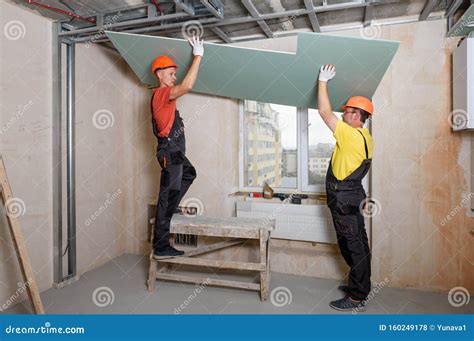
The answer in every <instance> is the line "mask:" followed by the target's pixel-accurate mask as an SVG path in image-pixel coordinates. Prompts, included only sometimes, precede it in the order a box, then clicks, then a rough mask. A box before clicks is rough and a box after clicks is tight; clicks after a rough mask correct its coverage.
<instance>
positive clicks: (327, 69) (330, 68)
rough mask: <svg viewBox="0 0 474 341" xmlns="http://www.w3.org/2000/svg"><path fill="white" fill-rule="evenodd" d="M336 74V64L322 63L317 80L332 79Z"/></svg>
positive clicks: (325, 80)
mask: <svg viewBox="0 0 474 341" xmlns="http://www.w3.org/2000/svg"><path fill="white" fill-rule="evenodd" d="M335 75H336V66H335V65H330V64H326V65H322V66H321V68H320V69H319V80H320V81H321V82H327V81H329V80H330V79H333V78H334V76H335Z"/></svg>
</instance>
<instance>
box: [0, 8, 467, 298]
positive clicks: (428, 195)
mask: <svg viewBox="0 0 474 341" xmlns="http://www.w3.org/2000/svg"><path fill="white" fill-rule="evenodd" d="M0 6H1V15H2V27H3V25H4V23H5V22H8V21H9V20H19V21H21V22H23V23H24V25H25V29H26V34H25V36H24V37H22V38H21V39H18V40H9V39H7V38H6V37H5V35H1V37H0V44H1V50H0V56H1V63H0V67H1V69H0V79H1V84H2V85H1V91H2V92H1V97H2V101H1V116H0V123H1V126H2V127H3V126H6V124H7V123H8V122H10V120H11V118H12V117H15V115H16V116H17V117H18V119H17V120H16V121H15V122H14V124H13V125H12V126H11V127H9V128H8V130H7V131H6V132H5V133H3V134H0V142H1V146H2V154H3V157H4V159H5V162H6V164H7V167H8V172H9V174H10V181H11V184H12V187H13V191H14V194H15V195H16V196H18V197H20V198H21V199H23V200H24V202H25V207H26V212H25V214H24V215H23V216H22V217H20V223H21V226H22V230H23V232H24V234H25V236H26V237H27V245H28V250H29V252H30V257H31V259H32V263H33V268H34V269H35V271H37V273H38V282H39V285H40V288H41V289H42V290H44V289H47V288H49V287H50V286H51V285H52V281H53V269H52V252H53V251H52V250H53V243H52V240H53V239H52V233H53V232H52V222H51V216H52V203H51V197H52V193H51V191H52V189H51V186H52V184H51V162H52V161H51V140H52V137H51V134H52V132H51V119H52V117H51V109H52V108H51V101H52V99H51V78H52V75H51V43H50V41H51V23H50V22H49V21H48V20H46V19H44V18H41V17H39V16H37V15H34V14H30V13H29V12H27V11H24V10H23V9H20V8H18V7H16V6H14V5H11V4H7V3H4V2H2V3H1V5H0ZM376 33H377V35H378V36H379V37H380V38H384V39H395V40H400V41H401V46H400V50H399V51H398V53H397V55H396V57H395V60H394V62H393V64H392V65H391V67H390V69H389V71H388V72H387V74H386V76H385V77H384V79H383V81H382V84H381V85H380V87H379V89H378V91H377V94H376V96H375V104H376V109H377V115H376V117H375V119H374V121H373V134H374V138H375V141H376V148H375V154H374V162H373V171H372V184H373V187H372V191H373V197H374V198H375V199H377V200H378V202H380V205H381V208H382V210H381V213H380V214H379V215H378V216H376V217H375V218H374V220H373V234H372V245H373V262H372V263H373V279H374V280H375V281H381V280H384V279H385V278H386V277H387V278H388V279H389V285H390V286H395V287H406V286H407V287H416V288H422V289H433V290H443V291H446V290H449V289H450V288H451V287H453V286H457V285H461V286H464V287H466V288H468V289H469V290H470V291H471V292H473V291H474V279H473V276H474V275H473V274H474V271H473V270H474V269H473V266H472V263H473V260H474V254H473V252H474V247H473V245H472V235H470V234H469V231H470V229H472V227H470V226H473V223H474V221H473V218H469V217H468V216H467V211H466V209H465V208H464V207H463V208H462V209H461V210H460V212H459V213H457V214H456V215H455V217H454V218H453V219H452V220H451V221H449V222H448V223H447V224H445V225H444V226H442V224H441V222H442V221H443V218H444V217H445V216H446V215H448V214H449V213H450V212H451V211H452V210H453V209H455V208H456V206H459V205H460V203H461V201H462V199H463V197H462V195H463V194H467V193H469V181H470V180H469V177H468V175H469V157H470V153H473V151H472V147H471V146H470V144H469V143H470V138H471V135H470V133H457V134H453V133H452V132H451V130H450V128H449V125H448V119H447V117H448V115H449V112H450V111H451V93H450V91H451V86H450V82H451V72H450V68H451V64H450V49H451V48H452V45H449V46H448V47H447V48H445V46H444V45H443V39H442V37H443V35H444V33H445V23H444V22H443V21H433V22H422V23H417V24H406V25H399V26H389V27H382V28H380V29H378V30H377V31H376ZM337 34H338V35H351V36H360V35H361V32H360V31H359V30H353V31H344V32H339V33H337ZM240 45H244V46H249V47H258V48H268V49H275V50H282V51H290V52H294V51H296V39H295V38H294V37H288V38H281V39H275V40H265V41H263V42H248V43H244V44H240ZM76 70H77V79H76V106H77V107H76V144H77V150H76V155H77V163H76V172H77V173H76V174H77V180H76V181H77V228H78V241H77V244H78V254H77V256H78V271H79V273H80V274H81V273H83V272H84V271H87V270H89V269H92V268H95V267H97V266H99V265H101V264H103V263H104V262H107V261H109V260H111V259H113V258H115V257H117V256H118V255H120V254H122V253H124V252H128V253H138V254H144V255H145V254H146V253H148V251H149V244H148V243H147V241H146V239H147V214H148V212H147V205H148V203H150V202H152V201H154V200H155V199H156V195H157V191H158V186H159V171H160V169H159V166H158V164H157V162H156V159H155V148H156V140H155V138H154V136H153V134H152V132H151V127H150V112H149V96H150V90H148V89H146V88H145V87H143V86H142V85H140V84H139V83H138V80H137V79H136V77H135V75H134V74H133V73H132V72H131V71H130V69H129V68H128V66H127V65H126V64H125V63H124V62H123V61H122V60H121V58H120V57H119V56H118V55H117V54H115V53H114V52H111V51H109V50H106V49H104V48H101V47H98V46H90V47H87V46H86V45H79V46H78V47H77V59H76ZM314 72H315V77H316V73H317V71H316V70H314ZM30 100H31V101H32V104H31V105H30V106H29V107H28V108H27V109H26V110H24V113H23V114H21V115H18V114H16V113H17V111H18V106H25V105H26V104H28V101H30ZM178 109H180V111H181V114H182V116H183V117H184V119H185V125H186V129H187V130H186V138H187V148H188V153H187V154H188V157H189V159H190V160H191V161H192V163H193V164H194V165H195V167H196V169H197V173H198V177H197V179H196V181H195V183H194V184H193V186H192V187H191V189H190V191H189V193H188V194H187V195H186V197H185V200H188V202H197V203H198V204H199V205H202V210H203V214H205V215H208V216H221V217H227V216H232V215H234V214H235V212H234V211H235V210H234V204H235V200H240V198H238V199H236V198H235V197H229V196H228V195H229V194H231V193H234V192H235V191H237V190H238V149H239V120H238V110H239V109H238V102H237V101H236V100H232V99H225V98H216V97H213V96H206V95H197V94H189V95H186V96H184V97H182V98H180V99H179V100H178ZM103 110H107V111H108V112H110V113H111V114H109V113H108V112H107V114H106V115H112V117H113V121H114V123H113V125H112V126H109V127H108V128H106V129H98V128H96V126H95V125H94V121H93V117H94V114H95V113H96V112H99V114H100V113H103V112H104V111H103ZM114 195H115V196H114ZM108 198H109V199H111V201H110V202H111V203H110V204H107V206H108V207H107V208H106V209H105V210H104V211H103V212H102V213H100V214H99V215H98V218H97V219H96V220H95V221H93V222H92V223H90V224H87V223H86V220H87V218H88V217H90V216H91V215H92V214H94V212H96V211H99V210H100V207H101V206H104V205H106V201H107V199H108ZM6 230H7V228H6V225H5V222H4V221H2V224H1V229H0V237H1V241H0V243H1V247H0V302H4V301H6V300H7V298H8V297H10V296H11V295H13V294H14V293H15V290H16V288H17V282H19V281H20V280H21V276H20V274H19V271H18V264H17V261H16V258H15V256H14V253H13V250H12V248H11V243H10V241H9V235H8V233H7V232H6ZM240 256H241V257H246V255H243V254H242V255H240ZM253 256H254V255H252V254H251V255H250V256H249V257H253ZM272 269H273V271H277V272H285V273H293V274H298V275H307V276H317V277H326V278H342V277H343V275H344V273H345V271H347V267H346V266H345V264H344V263H343V261H342V259H341V257H340V256H339V253H338V249H337V247H335V246H332V245H324V244H313V243H306V242H295V241H284V240H274V241H273V242H272Z"/></svg>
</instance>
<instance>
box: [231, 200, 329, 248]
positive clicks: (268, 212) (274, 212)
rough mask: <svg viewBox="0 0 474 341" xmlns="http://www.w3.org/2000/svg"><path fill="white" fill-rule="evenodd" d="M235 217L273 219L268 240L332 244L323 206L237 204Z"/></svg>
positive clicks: (326, 215)
mask: <svg viewBox="0 0 474 341" xmlns="http://www.w3.org/2000/svg"><path fill="white" fill-rule="evenodd" d="M236 211H237V217H243V218H266V219H275V220H276V224H275V230H274V231H273V232H272V238H279V239H288V240H302V241H310V242H319V243H330V244H336V243H337V239H336V232H335V231H334V227H333V223H332V218H331V212H330V211H329V209H328V208H327V206H325V205H294V204H281V203H266V202H252V201H238V202H237V203H236Z"/></svg>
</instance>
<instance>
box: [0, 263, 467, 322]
mask: <svg viewBox="0 0 474 341" xmlns="http://www.w3.org/2000/svg"><path fill="white" fill-rule="evenodd" d="M148 263H149V262H148V258H147V257H143V256H137V255H130V254H127V255H122V256H121V257H118V258H116V259H114V260H112V261H110V262H108V263H107V264H105V265H103V266H102V267H100V268H97V269H95V270H92V271H90V272H87V273H85V274H84V275H82V276H81V278H80V280H79V281H77V282H75V283H73V284H71V285H70V286H68V287H65V288H61V289H54V288H52V289H49V290H46V291H45V292H43V293H42V294H41V297H42V299H43V304H44V306H45V310H46V313H49V314H96V313H97V314H117V313H124V314H157V313H158V314H175V313H177V312H179V313H185V314H334V313H335V314H341V312H337V311H335V310H333V309H331V308H330V307H329V306H328V303H329V302H330V301H331V300H334V299H338V298H340V297H342V296H343V293H342V292H340V291H338V290H337V286H338V285H339V281H336V280H329V279H320V278H312V277H299V276H293V275H286V274H279V273H273V274H272V278H271V290H270V292H273V293H274V295H273V296H274V299H273V300H272V299H269V300H268V301H266V302H261V301H260V298H259V295H258V293H257V292H253V291H245V290H239V289H230V288H229V289H227V288H221V287H210V286H207V287H201V288H199V286H197V285H193V284H181V283H177V282H161V281H159V282H157V290H156V291H155V292H154V293H148V292H147V289H146V278H147V274H148ZM232 277H233V278H236V277H237V276H235V275H234V276H232ZM101 287H107V289H98V288H101ZM279 287H284V289H281V288H280V289H278V288H279ZM198 288H199V289H200V290H197V289H198ZM96 289H97V292H100V290H102V292H103V294H102V295H100V294H98V295H96V297H97V299H96V303H97V304H96V303H94V300H93V295H94V291H95V290H96ZM277 290H279V291H277ZM277 292H279V294H277ZM112 297H113V300H112ZM290 297H291V299H289V298H290ZM272 301H273V303H272ZM107 303H109V304H107ZM180 307H181V308H180ZM28 312H29V304H28V303H27V302H26V301H25V302H22V303H19V304H17V305H15V306H13V307H12V308H10V309H8V310H6V311H4V312H3V313H4V314H5V313H7V314H17V313H28ZM367 313H368V314H472V313H474V300H473V299H472V297H471V300H470V303H469V304H468V305H465V306H463V307H459V308H456V307H453V306H451V305H450V304H449V302H448V296H447V294H443V293H431V292H423V291H419V290H412V289H393V288H387V287H384V288H381V289H380V290H379V292H378V293H377V294H375V295H374V296H373V298H372V299H371V300H370V302H369V303H368V308H367V312H365V314H367ZM349 314H350V312H349Z"/></svg>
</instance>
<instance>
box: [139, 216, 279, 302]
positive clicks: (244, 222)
mask: <svg viewBox="0 0 474 341" xmlns="http://www.w3.org/2000/svg"><path fill="white" fill-rule="evenodd" d="M274 228H275V221H274V220H269V219H250V218H236V217H232V218H224V219H222V218H208V217H202V216H193V217H188V216H180V215H175V216H173V219H172V220H171V228H170V232H171V233H172V234H173V233H179V234H191V235H197V236H206V237H221V238H224V241H221V242H218V243H215V244H211V245H206V246H202V247H198V248H196V249H194V250H191V251H188V252H186V253H185V254H184V255H183V256H179V257H170V258H162V259H155V258H154V257H153V252H151V254H150V270H149V276H148V291H150V292H152V291H154V290H155V288H156V279H162V280H170V281H180V282H187V283H196V284H206V285H216V286H223V287H233V288H241V289H247V290H255V291H259V292H260V298H261V300H262V301H263V300H266V299H267V297H268V289H269V284H270V248H269V246H270V243H269V242H270V234H271V231H272V230H273V229H274ZM198 238H199V237H198ZM252 239H254V240H255V239H256V240H259V254H260V262H258V263H252V262H238V261H233V260H232V261H231V260H215V259H207V258H200V257H198V256H199V255H202V254H207V253H209V252H212V251H216V250H221V249H224V248H227V247H230V246H234V245H238V244H241V243H244V242H245V241H247V240H252ZM160 263H161V264H165V265H168V266H164V267H162V268H161V269H160V271H158V265H159V264H160ZM174 264H181V265H187V266H196V267H209V268H218V269H235V270H246V271H256V272H259V277H260V280H259V282H258V283H253V282H252V283H250V282H242V281H230V280H223V279H213V278H202V277H192V276H188V275H180V274H175V273H174V272H172V271H170V267H169V265H174Z"/></svg>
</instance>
